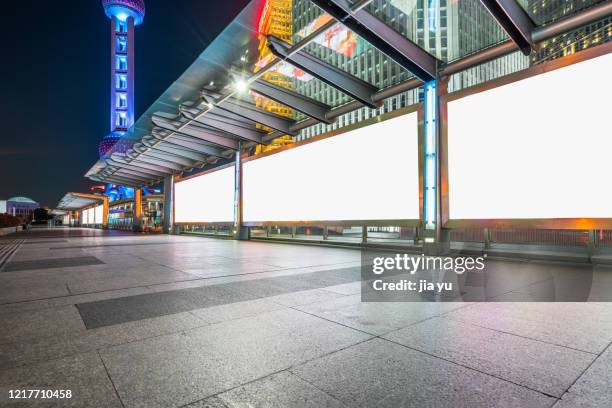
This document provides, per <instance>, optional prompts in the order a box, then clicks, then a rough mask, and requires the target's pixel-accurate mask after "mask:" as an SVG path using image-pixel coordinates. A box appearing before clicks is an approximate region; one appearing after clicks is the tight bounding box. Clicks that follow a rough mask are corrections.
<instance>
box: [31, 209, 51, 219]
mask: <svg viewBox="0 0 612 408" xmlns="http://www.w3.org/2000/svg"><path fill="white" fill-rule="evenodd" d="M48 219H49V212H48V211H47V210H46V209H44V208H37V209H35V210H34V221H47V220H48Z"/></svg>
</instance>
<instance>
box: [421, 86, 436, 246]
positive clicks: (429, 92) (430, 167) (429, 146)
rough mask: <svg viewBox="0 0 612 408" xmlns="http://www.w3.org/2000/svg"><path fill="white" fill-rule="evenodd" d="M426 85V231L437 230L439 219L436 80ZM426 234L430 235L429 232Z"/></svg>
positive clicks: (424, 193) (424, 197)
mask: <svg viewBox="0 0 612 408" xmlns="http://www.w3.org/2000/svg"><path fill="white" fill-rule="evenodd" d="M424 86H425V90H424V91H425V95H424V105H425V123H424V124H425V149H424V150H425V160H424V163H425V168H424V169H423V171H424V177H423V188H424V192H423V200H424V202H423V215H424V220H423V221H424V227H425V230H426V231H431V230H434V231H435V229H436V226H437V221H438V220H437V218H438V217H437V213H438V200H437V196H438V194H437V193H438V186H437V179H438V165H437V164H438V97H437V86H436V81H431V82H428V83H426V84H425V85H424ZM425 235H426V236H428V235H429V234H425ZM429 236H431V235H429Z"/></svg>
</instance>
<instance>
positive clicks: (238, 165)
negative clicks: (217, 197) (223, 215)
mask: <svg viewBox="0 0 612 408" xmlns="http://www.w3.org/2000/svg"><path fill="white" fill-rule="evenodd" d="M235 154H236V158H235V165H234V174H235V180H236V181H235V183H236V189H235V190H234V239H240V240H248V239H249V238H250V237H249V228H248V227H245V226H243V225H242V143H241V142H240V143H238V151H236V153H235Z"/></svg>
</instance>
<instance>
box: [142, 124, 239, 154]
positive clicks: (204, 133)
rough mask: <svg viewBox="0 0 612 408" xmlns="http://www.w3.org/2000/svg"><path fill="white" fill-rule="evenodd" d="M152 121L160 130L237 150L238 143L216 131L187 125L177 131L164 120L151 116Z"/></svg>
mask: <svg viewBox="0 0 612 408" xmlns="http://www.w3.org/2000/svg"><path fill="white" fill-rule="evenodd" d="M152 120H153V123H154V124H155V125H156V126H158V127H160V128H162V129H166V130H169V131H171V132H175V133H178V134H184V135H187V136H192V137H195V138H197V139H200V140H205V141H207V142H210V143H212V144H214V145H217V146H221V147H225V148H228V149H233V150H236V149H238V141H237V140H236V139H234V138H232V137H230V136H226V135H225V134H223V132H220V131H218V130H215V129H209V128H204V127H200V126H197V127H196V126H194V125H187V126H184V127H182V128H180V129H179V128H178V127H177V126H174V125H173V124H172V123H170V122H168V121H167V120H165V119H162V118H157V117H155V116H153V118H152Z"/></svg>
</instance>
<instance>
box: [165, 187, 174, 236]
mask: <svg viewBox="0 0 612 408" xmlns="http://www.w3.org/2000/svg"><path fill="white" fill-rule="evenodd" d="M163 232H164V234H174V176H173V175H170V176H166V177H164V216H163Z"/></svg>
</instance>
